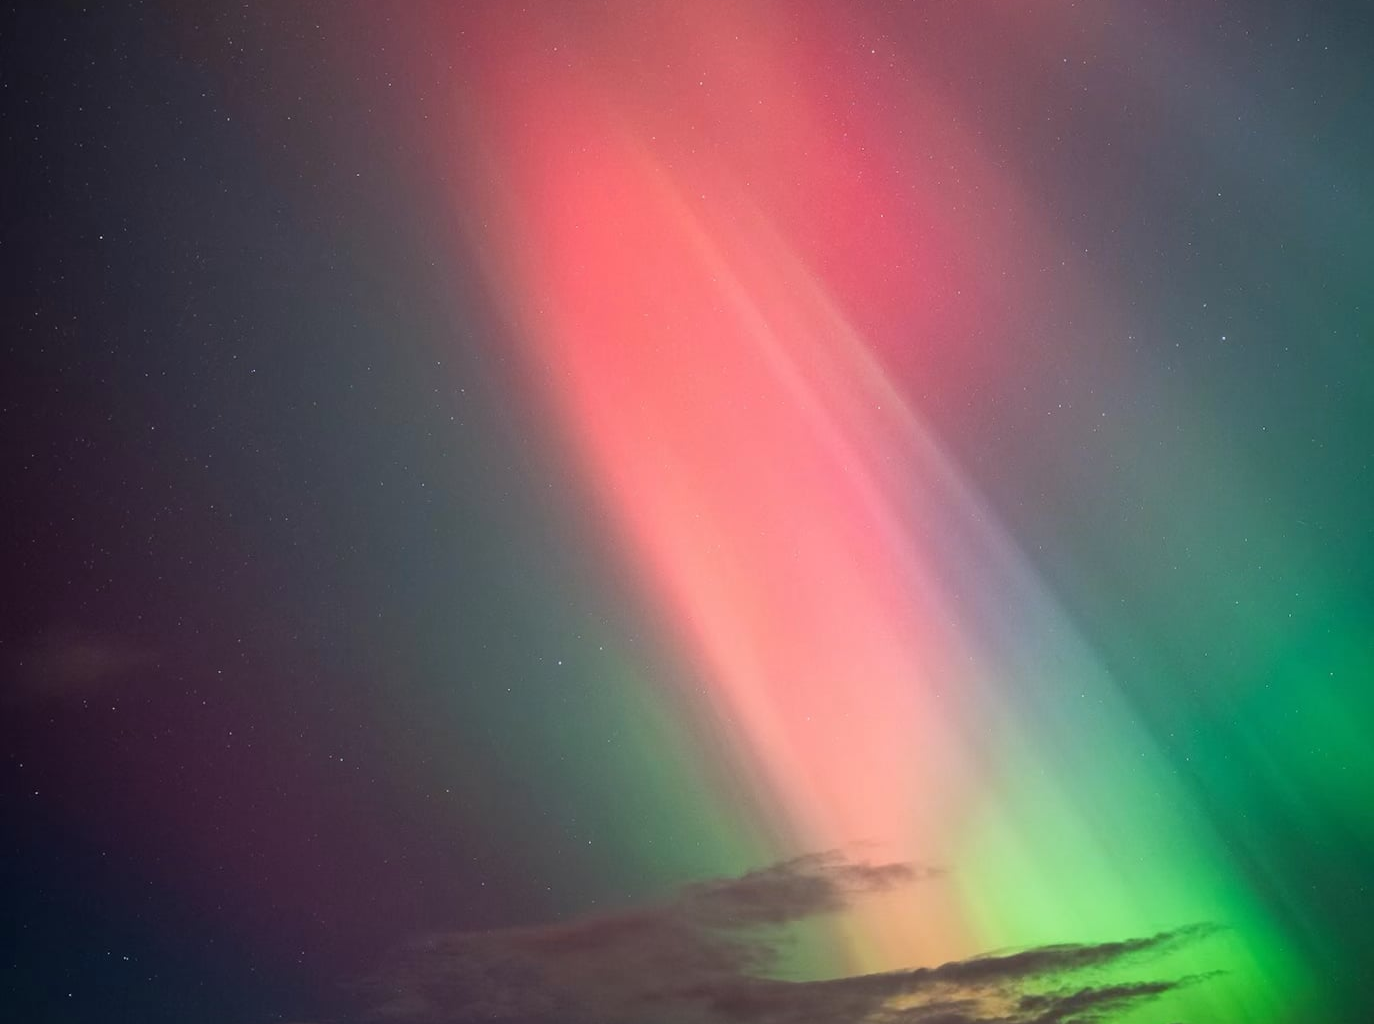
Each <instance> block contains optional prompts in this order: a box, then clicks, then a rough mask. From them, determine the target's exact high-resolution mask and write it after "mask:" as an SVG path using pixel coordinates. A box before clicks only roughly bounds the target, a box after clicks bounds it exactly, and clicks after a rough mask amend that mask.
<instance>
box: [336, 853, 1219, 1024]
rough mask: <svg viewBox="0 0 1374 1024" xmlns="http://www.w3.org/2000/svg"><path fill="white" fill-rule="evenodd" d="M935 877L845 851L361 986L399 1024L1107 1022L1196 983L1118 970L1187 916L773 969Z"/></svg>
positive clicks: (525, 934)
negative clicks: (1145, 930)
mask: <svg viewBox="0 0 1374 1024" xmlns="http://www.w3.org/2000/svg"><path fill="white" fill-rule="evenodd" d="M938 875H939V872H938V871H936V870H933V869H930V868H920V867H915V866H912V865H907V864H877V865H874V864H863V863H854V862H852V861H849V860H847V859H846V858H844V857H842V856H841V855H839V854H838V853H826V854H814V855H809V856H806V857H799V858H796V859H793V860H789V861H784V862H782V863H779V864H775V865H772V866H771V867H767V868H763V869H760V870H758V871H752V872H749V873H747V874H744V875H741V876H739V877H737V878H725V879H716V880H712V881H708V882H700V883H696V884H693V885H689V886H686V887H684V888H683V889H681V890H680V891H679V892H678V893H677V894H676V896H675V897H674V898H672V899H670V900H667V901H665V902H663V903H659V904H655V905H652V906H646V907H639V908H633V909H628V910H624V911H619V912H615V913H606V914H597V915H589V916H586V917H582V918H577V919H574V920H571V921H565V922H561V923H557V924H549V925H544V926H538V927H529V928H511V929H501V930H494V931H487V932H451V933H440V934H434V935H429V936H425V937H423V938H420V939H417V940H415V941H413V942H411V943H409V944H408V945H407V946H406V947H405V948H403V949H400V950H397V951H396V952H395V953H394V954H393V955H392V956H391V957H390V958H389V959H388V960H387V962H386V963H385V964H384V965H383V966H382V967H381V968H379V969H378V970H377V971H376V972H375V973H374V974H373V975H371V976H370V977H368V978H367V979H364V980H363V981H362V982H360V983H359V984H357V985H356V986H355V987H354V992H355V995H356V996H357V997H358V998H359V1000H360V1010H359V1019H360V1020H363V1021H368V1022H390V1024H475V1022H478V1021H482V1022H486V1024H1105V1022H1108V1021H1110V1020H1112V1019H1113V1018H1114V1017H1115V1016H1117V1015H1119V1014H1120V1013H1121V1012H1123V1011H1125V1010H1127V1009H1130V1008H1133V1007H1134V1006H1136V1005H1138V1004H1141V1003H1145V1002H1149V1001H1151V1000H1154V999H1158V998H1159V997H1161V996H1163V995H1165V994H1167V993H1169V992H1171V991H1174V990H1175V989H1177V988H1179V987H1181V986H1183V985H1187V984H1192V983H1194V982H1195V981H1197V980H1199V979H1196V978H1173V979H1162V980H1159V979H1151V980H1140V979H1133V980H1122V979H1121V978H1119V977H1117V976H1116V975H1117V974H1119V972H1120V971H1122V970H1124V969H1126V968H1128V967H1131V966H1133V965H1136V964H1140V963H1145V962H1148V961H1149V960H1151V959H1152V958H1158V957H1161V956H1163V955H1165V954H1167V953H1169V952H1170V951H1172V950H1174V949H1176V948H1178V947H1180V946H1183V945H1186V944H1190V943H1194V942H1200V941H1203V940H1204V939H1206V937H1207V936H1208V935H1210V934H1211V933H1212V932H1214V931H1216V929H1215V928H1213V927H1211V926H1206V925H1194V926H1189V927H1184V928H1179V929H1175V930H1173V931H1167V932H1161V933H1159V934H1157V935H1152V936H1146V937H1141V938H1133V939H1126V940H1123V941H1119V942H1106V943H1095V944H1062V945H1053V946H1042V947H1036V948H1032V949H1025V950H1018V951H1014V952H1007V953H999V954H996V955H987V956H980V957H974V958H970V959H967V960H957V961H952V962H950V963H945V964H941V965H938V966H933V967H915V968H911V969H908V970H899V971H889V972H883V973H878V974H867V975H856V976H852V977H843V978H834V979H827V980H822V981H787V980H781V979H779V978H775V977H770V976H769V971H770V970H771V969H772V968H773V967H775V966H776V963H777V960H778V955H779V949H780V946H781V944H782V942H783V941H785V938H786V933H787V927H788V926H789V925H793V924H796V923H798V922H801V921H804V920H807V919H809V918H813V917H816V916H817V915H822V914H834V913H839V912H842V911H844V910H846V909H848V908H849V907H851V906H852V905H853V904H854V902H855V901H856V900H859V899H862V898H866V897H869V896H872V895H874V894H881V893H882V892H885V891H887V890H889V889H891V888H893V887H894V886H898V885H907V884H912V883H915V882H918V881H922V880H925V879H929V878H932V877H936V876H938Z"/></svg>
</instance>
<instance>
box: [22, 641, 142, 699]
mask: <svg viewBox="0 0 1374 1024" xmlns="http://www.w3.org/2000/svg"><path fill="white" fill-rule="evenodd" d="M155 660H156V659H155V658H154V656H153V653H152V652H151V651H149V650H148V649H146V648H144V647H140V646H138V645H136V644H133V643H131V642H129V641H127V640H124V639H122V638H120V637H115V636H109V635H106V634H101V633H94V632H90V631H83V630H76V629H70V628H62V629H52V630H49V631H48V632H46V633H44V634H43V635H42V636H40V637H38V638H37V639H36V640H35V641H34V642H32V643H31V644H29V645H28V646H27V647H25V648H23V649H22V650H20V651H19V652H18V653H17V654H15V655H14V656H12V658H11V665H10V672H9V675H10V685H9V686H8V687H7V691H8V694H7V695H8V697H9V699H11V700H30V701H31V700H67V699H78V698H81V697H86V696H90V695H91V694H94V693H97V692H99V691H100V690H103V689H104V688H106V687H108V686H111V685H114V684H117V683H119V682H120V681H121V680H123V679H125V678H127V677H128V676H130V675H131V674H132V673H134V672H137V671H138V670H140V669H143V668H146V667H148V666H149V665H152V664H153V663H154V661H155Z"/></svg>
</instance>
